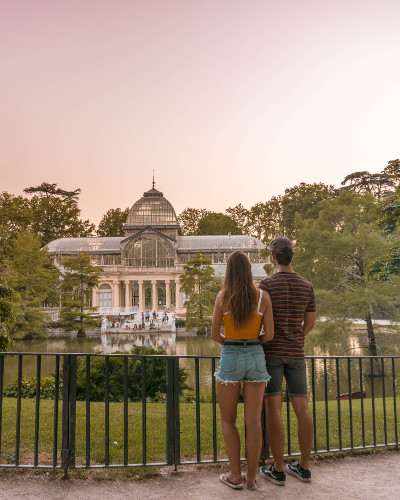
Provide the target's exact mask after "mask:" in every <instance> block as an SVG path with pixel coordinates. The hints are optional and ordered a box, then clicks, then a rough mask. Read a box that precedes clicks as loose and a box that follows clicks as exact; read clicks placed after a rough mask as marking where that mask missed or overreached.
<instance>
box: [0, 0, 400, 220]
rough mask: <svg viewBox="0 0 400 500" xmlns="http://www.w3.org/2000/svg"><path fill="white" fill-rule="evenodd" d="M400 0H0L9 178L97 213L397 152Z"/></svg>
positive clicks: (251, 191) (14, 185) (233, 192)
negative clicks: (64, 195) (58, 191)
mask: <svg viewBox="0 0 400 500" xmlns="http://www.w3.org/2000/svg"><path fill="white" fill-rule="evenodd" d="M399 21H400V2H399V1H398V0H393V1H389V0H381V1H379V0H376V1H369V0H353V1H351V0H336V1H335V2H327V1H326V2H325V1H321V0H290V1H289V0H288V1H285V0H282V1H280V2H277V1H269V0H198V1H197V0H196V1H194V0H179V1H178V0H154V1H152V0H145V1H135V0H129V1H128V0H126V1H122V0H107V1H104V0H53V1H44V0H42V1H40V0H24V1H22V0H0V60H1V69H0V141H1V143H0V172H1V174H0V190H1V191H3V190H6V191H8V192H10V193H13V194H21V193H22V190H23V188H24V187H27V186H31V185H38V184H40V183H41V182H43V181H45V182H55V183H57V184H58V185H59V186H60V187H62V188H64V189H74V188H77V187H81V188H82V195H81V198H80V206H81V208H82V215H83V216H84V217H85V218H90V219H91V220H92V221H93V222H95V223H98V222H99V220H100V218H101V216H102V215H103V214H104V213H105V212H106V211H107V210H108V209H109V208H116V207H122V208H125V207H127V206H131V205H132V204H133V203H134V202H135V201H136V200H137V199H138V198H139V197H140V196H141V195H142V193H143V191H145V190H147V189H149V188H150V187H151V177H152V170H153V169H154V170H155V173H156V187H157V188H158V189H160V190H161V191H163V192H164V195H165V196H166V197H167V198H168V199H169V200H170V201H171V203H172V204H173V205H174V207H175V209H176V211H177V212H178V213H179V212H180V211H182V210H183V209H184V208H186V207H189V206H190V207H197V208H203V207H204V208H207V209H209V210H216V211H223V210H224V209H225V208H227V207H228V206H230V205H231V206H233V205H236V204H238V203H243V204H244V205H245V206H246V207H250V206H251V205H253V204H254V203H257V202H261V201H267V200H268V199H269V198H270V197H271V196H273V195H275V194H280V193H283V191H284V189H285V188H286V187H291V186H293V185H295V184H298V183H300V182H302V181H304V182H314V181H316V182H325V183H332V184H335V185H338V184H339V183H340V181H341V180H342V179H343V178H344V176H345V175H347V174H348V173H351V172H354V171H358V170H369V171H373V172H379V171H381V170H382V169H383V168H384V167H385V166H386V164H387V162H388V161H389V160H392V159H394V158H399V157H400V92H399V82H400V30H399V28H398V27H399Z"/></svg>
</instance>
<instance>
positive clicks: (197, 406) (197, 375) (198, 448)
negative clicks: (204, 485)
mask: <svg viewBox="0 0 400 500" xmlns="http://www.w3.org/2000/svg"><path fill="white" fill-rule="evenodd" d="M194 362H195V365H194V371H195V379H196V437H197V443H196V444H197V462H200V461H201V449H200V446H201V444H200V375H199V358H196V359H195V360H194Z"/></svg>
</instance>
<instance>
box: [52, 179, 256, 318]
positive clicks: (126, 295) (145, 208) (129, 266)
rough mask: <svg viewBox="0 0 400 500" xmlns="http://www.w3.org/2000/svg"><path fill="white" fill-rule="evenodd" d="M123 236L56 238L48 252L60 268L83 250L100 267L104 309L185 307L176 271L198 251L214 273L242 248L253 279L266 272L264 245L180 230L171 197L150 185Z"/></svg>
mask: <svg viewBox="0 0 400 500" xmlns="http://www.w3.org/2000/svg"><path fill="white" fill-rule="evenodd" d="M123 228H124V232H125V235H124V236H123V237H114V238H111V237H88V238H60V239H58V240H54V241H52V242H50V243H49V244H48V245H47V246H48V250H49V253H50V254H51V255H53V256H54V261H55V263H56V264H57V265H58V266H59V267H61V268H62V259H63V257H64V256H71V255H77V254H79V253H80V252H83V251H86V252H88V253H89V254H90V257H91V260H92V263H93V264H94V265H98V266H101V267H102V268H103V272H102V274H101V277H100V281H99V286H98V288H95V289H94V290H93V298H92V305H93V306H95V307H98V308H99V312H100V313H102V314H120V313H130V312H135V311H146V310H151V311H154V310H155V311H158V310H162V309H164V308H165V307H167V308H168V309H170V310H172V311H176V312H177V313H184V312H185V309H184V299H185V298H184V296H183V295H182V292H181V289H180V283H179V277H180V275H181V274H182V273H183V271H184V264H185V263H186V262H187V261H188V260H190V259H191V258H193V257H194V256H196V255H198V254H202V255H204V256H205V257H208V258H209V259H211V261H212V266H213V267H214V269H215V274H216V276H219V277H221V278H222V277H223V276H224V275H225V268H226V261H227V258H228V257H229V255H230V254H231V253H232V252H234V251H236V250H241V251H242V252H244V253H246V254H247V255H248V257H249V259H250V262H251V263H252V270H253V276H254V279H255V281H256V282H258V281H260V280H261V279H262V278H263V277H265V271H264V269H263V265H264V264H263V263H262V262H261V259H260V251H261V250H262V249H263V248H264V245H263V244H262V243H261V242H260V241H259V240H258V239H257V238H253V237H251V236H246V235H230V234H228V235H221V236H183V235H182V230H181V227H180V225H179V222H178V219H177V217H176V213H175V210H174V208H173V206H172V205H171V203H170V202H169V201H168V200H167V199H166V198H165V197H164V195H163V193H161V192H160V191H158V190H157V189H155V187H154V181H153V187H152V189H150V190H149V191H146V192H145V193H144V194H143V196H142V198H140V199H139V200H138V201H137V202H136V203H134V204H133V206H132V208H131V209H130V211H129V214H128V217H127V219H126V223H125V224H124V226H123Z"/></svg>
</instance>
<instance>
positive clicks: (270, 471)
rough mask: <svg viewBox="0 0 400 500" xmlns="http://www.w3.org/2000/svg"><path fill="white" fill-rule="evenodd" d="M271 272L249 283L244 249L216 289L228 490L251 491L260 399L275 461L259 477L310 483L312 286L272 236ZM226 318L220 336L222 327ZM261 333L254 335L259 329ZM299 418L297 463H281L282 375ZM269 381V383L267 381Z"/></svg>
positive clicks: (287, 245) (283, 242)
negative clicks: (307, 349) (240, 408)
mask: <svg viewBox="0 0 400 500" xmlns="http://www.w3.org/2000/svg"><path fill="white" fill-rule="evenodd" d="M268 249H269V250H270V251H271V254H272V260H273V263H274V265H275V267H276V271H277V272H276V273H275V274H274V275H273V276H271V277H269V278H266V279H264V280H262V281H261V283H260V285H259V290H257V289H256V287H255V286H254V284H253V277H252V273H251V265H250V262H249V260H248V258H247V257H246V255H245V254H244V253H242V252H234V253H233V254H232V255H231V256H230V257H229V259H228V262H227V268H226V274H225V280H224V284H223V287H222V290H221V292H220V293H219V294H218V296H217V299H216V302H215V308H214V314H213V322H212V330H211V335H212V338H213V339H214V340H216V341H217V342H219V343H220V344H222V345H223V348H222V351H221V360H220V363H219V366H218V370H217V371H216V373H215V378H216V379H217V390H218V402H219V407H220V412H221V421H222V433H223V436H224V441H225V447H226V451H227V454H228V458H229V463H230V472H229V473H225V474H221V476H220V480H221V481H222V482H223V483H224V484H226V485H227V486H230V487H231V488H234V489H242V488H243V482H245V483H246V486H247V489H249V490H254V489H256V488H257V486H256V472H257V467H258V462H259V458H260V453H261V447H262V434H261V410H262V404H263V401H264V397H265V405H266V419H267V421H266V424H267V430H268V437H269V443H270V446H271V451H272V455H273V459H274V461H273V463H272V464H271V465H270V466H269V467H261V469H260V474H261V476H262V477H263V478H265V479H268V480H269V481H272V482H273V483H275V484H277V485H281V486H283V485H284V484H285V480H286V474H285V470H286V472H288V473H289V474H291V475H293V476H295V477H297V478H298V479H300V480H301V481H304V482H310V481H311V472H310V470H309V466H310V453H311V449H312V436H313V426H312V420H311V415H310V411H309V408H308V398H307V378H306V362H305V357H304V337H305V336H306V335H307V334H308V333H309V332H310V331H311V330H312V328H313V326H314V321H315V297H314V290H313V287H312V285H311V283H310V282H309V281H307V280H306V279H305V278H303V277H302V276H300V275H299V274H297V273H295V272H294V271H293V269H292V266H291V262H292V258H293V246H292V242H291V241H290V240H289V239H287V238H284V237H279V238H276V239H275V240H273V241H272V243H271V244H270V246H269V247H268ZM222 323H224V335H222V334H221V326H222ZM262 326H263V327H264V332H263V333H262V334H261V335H260V331H261V327H262ZM283 376H284V377H285V379H286V384H287V387H288V392H289V396H290V400H291V403H292V405H293V408H294V411H295V413H296V417H297V421H298V439H299V445H300V451H301V458H300V460H299V462H295V463H294V464H291V465H289V464H287V465H286V467H285V465H284V461H283V456H284V442H285V435H284V431H283V422H282V380H283ZM241 382H243V398H244V419H245V423H246V457H247V474H242V472H241V462H240V438H239V433H238V430H237V428H236V416H237V403H238V398H239V393H240V386H241ZM266 384H267V385H266Z"/></svg>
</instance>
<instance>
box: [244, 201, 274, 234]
mask: <svg viewBox="0 0 400 500" xmlns="http://www.w3.org/2000/svg"><path fill="white" fill-rule="evenodd" d="M280 220H281V197H280V196H273V197H272V198H271V199H270V200H269V201H267V202H265V203H256V204H255V205H254V206H252V207H251V209H250V214H249V220H248V229H249V231H250V234H251V235H252V236H255V237H256V238H258V239H259V240H262V241H265V242H269V241H271V240H273V239H274V238H275V237H276V236H279V234H280V233H279V231H280Z"/></svg>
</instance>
